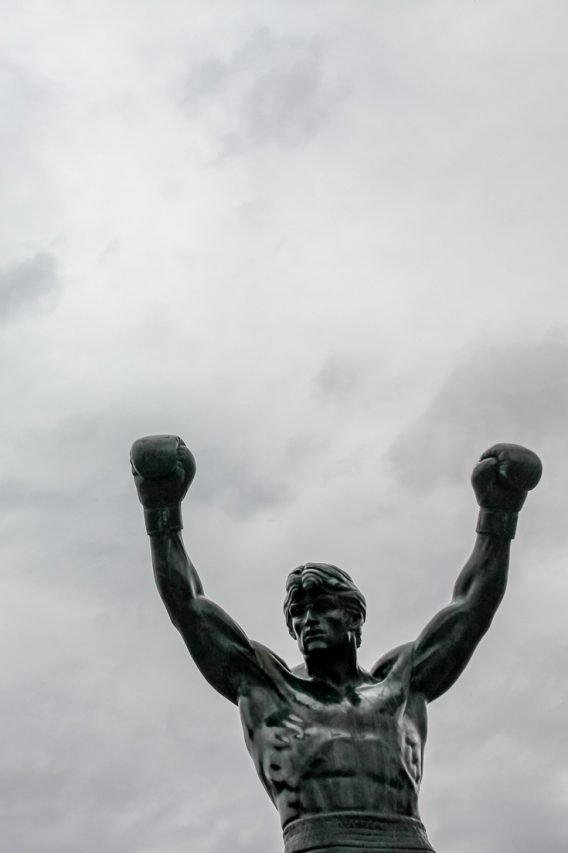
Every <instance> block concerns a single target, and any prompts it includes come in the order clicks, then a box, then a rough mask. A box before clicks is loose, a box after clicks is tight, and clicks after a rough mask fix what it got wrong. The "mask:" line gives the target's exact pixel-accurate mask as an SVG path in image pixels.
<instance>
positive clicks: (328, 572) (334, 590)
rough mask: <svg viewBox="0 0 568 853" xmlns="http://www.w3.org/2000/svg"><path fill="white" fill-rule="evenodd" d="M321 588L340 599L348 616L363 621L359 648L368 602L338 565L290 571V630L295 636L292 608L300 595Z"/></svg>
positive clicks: (307, 565)
mask: <svg viewBox="0 0 568 853" xmlns="http://www.w3.org/2000/svg"><path fill="white" fill-rule="evenodd" d="M314 588H316V589H320V590H321V591H322V593H325V594H327V595H335V596H337V597H338V598H339V599H340V601H341V604H342V606H343V607H344V608H345V610H346V611H347V612H348V613H353V614H354V615H355V616H357V617H358V618H359V620H360V624H359V628H358V629H357V634H356V637H357V645H359V644H360V642H361V629H362V626H363V622H364V621H365V616H366V615H367V602H366V601H365V596H364V595H363V593H362V592H361V591H360V590H359V589H358V587H356V586H355V584H354V583H353V580H352V578H351V577H350V576H349V575H348V574H347V572H344V571H343V569H340V568H339V567H338V566H332V565H331V564H330V563H305V564H304V565H303V566H298V568H297V569H294V571H292V572H290V574H289V575H288V578H287V580H286V598H285V599H284V616H285V618H286V624H287V626H288V631H289V632H290V634H291V635H292V636H293V637H294V636H295V634H294V630H293V628H292V614H291V607H292V604H293V603H294V600H295V599H296V598H297V596H298V595H299V594H300V593H301V592H304V591H307V590H309V589H314Z"/></svg>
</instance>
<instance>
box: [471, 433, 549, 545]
mask: <svg viewBox="0 0 568 853" xmlns="http://www.w3.org/2000/svg"><path fill="white" fill-rule="evenodd" d="M541 474H542V463H541V461H540V459H539V458H538V456H537V455H536V453H533V452H532V450H528V449H527V448H526V447H521V446H520V445H519V444H494V445H493V447H490V448H489V450H486V451H485V453H483V454H482V456H481V459H480V460H479V462H478V463H477V465H476V466H475V468H474V469H473V474H472V475H471V483H472V485H473V489H474V492H475V496H476V497H477V502H478V504H479V506H480V507H481V512H480V513H479V519H478V522H477V532H478V533H487V534H489V535H493V536H500V537H501V538H503V539H514V538H515V530H516V527H517V518H518V515H519V511H520V509H521V507H522V506H523V504H524V502H525V500H526V497H527V493H528V492H529V490H530V489H534V487H535V486H536V485H537V483H538V481H539V480H540V477H541Z"/></svg>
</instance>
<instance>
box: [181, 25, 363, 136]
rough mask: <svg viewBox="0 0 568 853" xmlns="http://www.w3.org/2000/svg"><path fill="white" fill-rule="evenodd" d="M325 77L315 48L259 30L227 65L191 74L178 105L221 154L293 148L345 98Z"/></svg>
mask: <svg viewBox="0 0 568 853" xmlns="http://www.w3.org/2000/svg"><path fill="white" fill-rule="evenodd" d="M326 72H327V69H326V64H325V62H324V56H323V52H322V48H321V46H320V45H319V44H318V43H316V42H315V41H310V40H304V39H299V38H293V37H277V36H275V35H273V34H272V33H271V32H270V31H269V30H267V29H262V30H259V31H258V32H257V33H256V34H255V36H254V37H253V38H251V39H250V40H248V41H247V43H246V44H245V45H244V46H243V47H242V48H241V49H240V50H238V51H237V52H236V53H235V54H234V55H233V56H232V57H231V58H230V59H229V60H227V61H221V60H219V59H211V60H208V61H206V62H204V63H202V64H200V65H197V66H195V67H194V68H192V69H191V71H190V72H189V74H188V78H187V82H186V84H185V88H184V92H183V95H182V102H183V103H184V105H185V108H186V109H187V110H188V112H189V113H190V114H193V113H195V111H196V110H197V111H199V113H200V114H201V115H202V116H203V118H204V119H205V120H206V121H207V122H208V124H209V126H210V127H211V128H212V130H213V131H214V132H215V133H216V134H217V135H219V136H220V137H222V138H223V139H224V142H223V146H224V150H225V151H226V152H228V151H231V152H233V153H236V152H239V151H240V150H241V149H243V147H248V146H250V145H266V144H271V145H276V146H277V147H288V146H294V145H297V144H298V143H300V142H303V141H304V140H306V139H308V138H309V137H310V136H312V135H313V134H314V133H317V132H318V130H319V129H320V128H321V127H322V126H323V125H324V123H325V122H326V121H327V120H328V119H329V116H330V114H331V112H332V111H333V109H334V108H335V107H336V105H337V104H338V103H339V102H340V101H341V99H342V98H343V97H344V96H345V94H346V88H345V84H344V83H339V82H338V81H333V80H329V79H328V74H327V73H326Z"/></svg>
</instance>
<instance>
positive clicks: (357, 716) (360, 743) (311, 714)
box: [131, 436, 542, 853]
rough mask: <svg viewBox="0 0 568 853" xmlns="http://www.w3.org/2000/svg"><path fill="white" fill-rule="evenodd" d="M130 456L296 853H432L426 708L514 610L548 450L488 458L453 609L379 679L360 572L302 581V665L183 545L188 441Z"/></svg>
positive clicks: (294, 614) (164, 590)
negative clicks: (227, 607)
mask: <svg viewBox="0 0 568 853" xmlns="http://www.w3.org/2000/svg"><path fill="white" fill-rule="evenodd" d="M131 462H132V470H133V473H134V479H135V482H136V487H137V489H138V495H139V497H140V501H141V503H142V505H143V507H144V516H145V521H146V529H147V531H148V534H149V535H150V543H151V549H152V563H153V567H154V574H155V578H156V583H157V586H158V590H159V592H160V595H161V597H162V599H163V601H164V604H165V605H166V608H167V611H168V613H169V615H170V618H171V620H172V622H173V624H174V625H175V626H176V628H177V629H178V631H179V632H180V634H181V635H182V637H183V639H184V641H185V643H186V645H187V647H188V649H189V652H190V654H191V655H192V657H193V659H194V661H195V662H196V664H197V666H198V667H199V669H200V670H201V672H202V674H203V675H204V676H205V678H206V679H207V681H209V683H210V684H211V685H212V686H213V687H214V688H215V689H216V690H218V691H219V693H221V694H222V695H223V696H225V697H226V698H227V699H229V700H230V701H231V702H234V703H235V704H236V705H238V707H239V710H240V714H241V719H242V724H243V730H244V735H245V741H246V745H247V748H248V751H249V753H250V755H251V757H252V759H253V761H254V764H255V767H256V770H257V773H258V775H259V777H260V780H261V782H262V783H263V785H264V787H265V788H266V791H267V793H268V796H269V797H270V799H271V800H272V802H273V803H274V805H275V806H276V808H277V809H278V811H279V813H280V820H281V823H282V827H283V832H284V845H285V851H286V853H308V851H318V853H361V851H375V850H381V851H383V853H395V851H396V853H402V851H417V850H422V851H425V850H428V851H432V847H431V846H430V843H429V841H428V838H427V836H426V832H425V829H424V826H423V824H422V823H421V821H420V816H419V812H418V791H419V787H420V779H421V776H422V756H423V751H424V744H425V741H426V705H427V703H428V702H431V701H432V700H434V699H436V698H437V697H438V696H440V695H441V694H442V693H444V691H446V690H447V689H448V688H449V687H451V686H452V684H453V683H454V681H455V680H456V679H457V678H458V676H459V675H460V674H461V672H462V671H463V670H464V668H465V666H466V665H467V663H468V661H469V659H470V657H471V655H472V653H473V651H474V649H475V647H476V646H477V644H478V642H479V641H480V639H481V637H482V636H483V635H484V634H485V632H486V631H487V629H488V628H489V626H490V624H491V621H492V619H493V616H494V614H495V612H496V610H497V608H498V606H499V603H500V602H501V599H502V597H503V593H504V592H505V586H506V583H507V570H508V564H509V548H510V540H511V539H512V538H513V537H514V535H515V527H516V523H517V516H518V513H519V510H520V509H521V507H522V505H523V503H524V501H525V498H526V496H527V492H528V490H529V489H532V488H534V487H535V486H536V484H537V483H538V481H539V479H540V475H541V472H542V466H541V463H540V460H539V458H538V456H536V454H534V453H533V452H532V451H530V450H527V449H526V448H524V447H520V446H519V445H515V444H496V445H494V446H493V447H491V448H490V449H489V450H487V451H486V452H485V453H484V454H483V455H482V457H481V459H480V461H479V462H478V464H477V465H476V467H475V469H474V471H473V475H472V484H473V488H474V490H475V494H476V497H477V500H478V503H479V505H480V507H481V510H480V513H479V519H478V524H477V534H478V535H477V539H476V542H475V545H474V548H473V552H472V554H471V556H470V558H469V560H468V561H467V563H466V565H465V567H464V568H463V570H462V572H461V573H460V575H459V577H458V579H457V582H456V585H455V588H454V594H453V598H452V601H451V603H450V604H449V605H448V606H447V607H445V608H443V609H442V610H441V611H440V612H439V613H437V614H436V615H435V616H434V618H433V619H432V620H431V621H430V622H429V624H428V625H427V626H426V627H425V628H424V630H423V631H422V633H421V634H420V636H419V637H418V639H416V640H415V641H413V642H410V643H406V644H405V645H402V646H399V647H398V648H396V649H393V650H392V651H390V652H389V653H388V654H386V655H384V656H383V657H382V658H381V659H380V660H379V661H378V663H376V664H375V666H374V667H373V668H372V669H371V671H370V672H366V671H365V670H363V669H362V668H361V667H360V666H359V665H358V663H357V647H358V645H359V643H360V639H361V629H362V626H363V622H364V619H365V599H364V597H363V595H362V594H361V593H360V591H359V590H358V589H357V587H356V586H355V584H354V583H353V581H352V580H351V578H350V577H349V575H348V574H347V573H346V572H344V571H342V570H341V569H339V568H337V567H336V566H331V565H328V564H324V563H306V564H305V565H303V566H300V567H299V568H297V569H295V570H294V571H293V572H292V573H291V574H290V575H289V577H288V581H287V584H286V600H285V603H284V612H285V616H286V621H287V624H288V628H289V631H290V634H291V635H292V637H294V639H296V640H297V642H298V646H299V649H300V652H301V653H302V655H303V658H304V663H302V664H301V665H300V666H298V667H296V668H295V669H290V668H289V667H288V666H287V665H286V664H285V663H284V661H283V660H281V659H280V658H279V657H278V656H277V655H275V654H274V653H273V652H271V651H270V650H269V649H267V648H266V647H265V646H263V645H261V644H260V643H257V642H254V641H252V640H250V639H249V638H248V637H247V635H246V634H245V633H244V632H243V631H242V630H241V628H240V627H239V626H238V625H237V624H236V623H235V622H234V621H233V620H232V619H231V617H230V616H228V615H227V613H225V611H224V610H222V609H221V608H220V607H219V606H218V605H217V604H215V603H214V602H212V601H210V600H209V599H208V598H206V597H205V595H204V592H203V587H202V585H201V580H200V578H199V576H198V574H197V572H196V570H195V568H194V566H193V565H192V563H191V561H190V559H189V557H188V556H187V554H186V551H185V548H184V545H183V541H182V536H181V529H182V519H181V501H182V499H183V497H184V495H185V493H186V492H187V489H188V488H189V486H190V484H191V481H192V480H193V477H194V474H195V461H194V458H193V456H192V454H191V452H190V451H189V450H188V448H187V447H186V446H185V444H184V442H183V441H182V440H181V439H180V438H177V437H175V436H149V437H146V438H141V439H139V440H138V441H136V442H135V443H134V445H133V447H132V452H131Z"/></svg>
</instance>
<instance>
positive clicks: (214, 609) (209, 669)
mask: <svg viewBox="0 0 568 853" xmlns="http://www.w3.org/2000/svg"><path fill="white" fill-rule="evenodd" d="M150 543H151V550H152V565H153V568H154V577H155V579H156V586H157V587H158V591H159V593H160V596H161V598H162V601H163V602H164V604H165V606H166V610H167V611H168V614H169V616H170V619H171V620H172V622H173V624H174V625H175V627H176V628H177V629H178V631H179V632H180V634H181V636H182V637H183V640H184V642H185V644H186V646H187V648H188V650H189V652H190V654H191V656H192V657H193V659H194V661H195V663H196V664H197V666H198V667H199V670H200V671H201V673H202V674H203V675H204V676H205V678H206V679H207V681H208V682H209V683H210V684H211V685H212V687H214V688H215V689H216V690H218V691H219V693H221V694H222V695H223V696H225V697H226V698H227V699H230V700H231V702H234V703H235V704H236V703H237V702H238V698H239V695H240V693H241V692H242V691H243V689H245V688H246V687H247V686H248V685H250V684H253V683H254V682H255V681H259V680H261V679H262V678H263V674H262V671H261V670H260V667H259V664H258V662H257V658H256V655H255V650H254V648H253V645H252V643H251V642H250V640H249V639H248V637H247V636H246V634H245V633H244V631H243V630H242V629H241V628H240V627H239V625H237V623H236V622H235V621H234V620H233V619H231V617H230V616H229V615H228V614H227V613H225V611H224V610H223V609H222V608H221V607H219V606H218V605H217V604H215V603H214V602H213V601H210V600H209V599H208V598H206V597H205V595H204V593H203V586H202V584H201V580H200V578H199V575H198V574H197V571H196V570H195V567H194V566H193V563H192V562H191V560H190V559H189V557H188V555H187V553H186V550H185V548H184V544H183V541H182V536H181V531H173V532H165V533H158V534H153V535H151V536H150Z"/></svg>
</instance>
